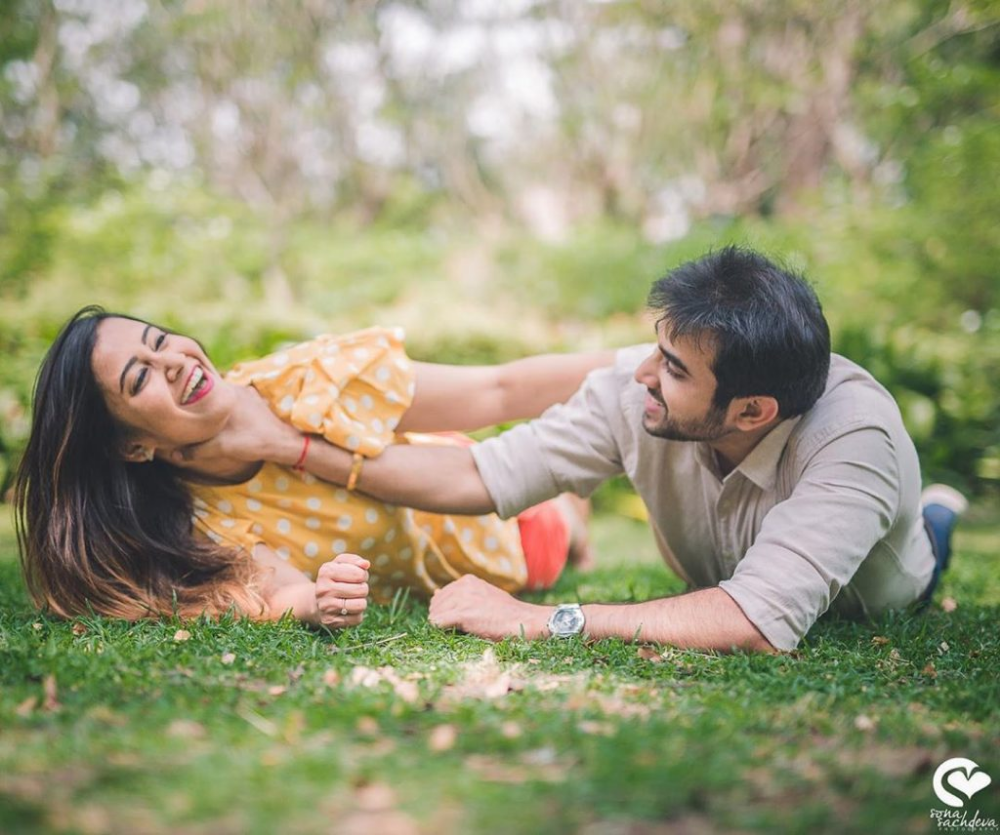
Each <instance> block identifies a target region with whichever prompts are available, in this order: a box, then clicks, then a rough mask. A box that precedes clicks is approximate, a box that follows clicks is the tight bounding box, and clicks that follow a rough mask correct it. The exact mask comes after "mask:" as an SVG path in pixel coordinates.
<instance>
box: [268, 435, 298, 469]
mask: <svg viewBox="0 0 1000 835" xmlns="http://www.w3.org/2000/svg"><path fill="white" fill-rule="evenodd" d="M307 439H308V436H307V435H305V434H303V433H302V432H299V431H298V430H297V429H296V428H295V427H294V426H289V427H288V431H287V432H283V433H281V436H280V437H278V438H272V439H271V440H270V442H269V443H268V444H267V445H266V449H265V450H264V456H263V457H264V458H265V459H266V460H267V461H270V462H271V463H273V464H279V465H281V466H282V467H300V468H301V467H305V465H306V462H305V460H303V458H304V456H303V454H302V453H303V452H307V451H308V446H309V443H308V440H307Z"/></svg>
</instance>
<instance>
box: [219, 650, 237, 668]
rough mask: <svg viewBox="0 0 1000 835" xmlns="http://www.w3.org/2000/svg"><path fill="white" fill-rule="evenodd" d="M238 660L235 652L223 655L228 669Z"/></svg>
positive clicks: (223, 661) (223, 660)
mask: <svg viewBox="0 0 1000 835" xmlns="http://www.w3.org/2000/svg"><path fill="white" fill-rule="evenodd" d="M235 660H236V653H235V652H224V653H222V663H223V664H225V665H226V666H227V667H228V666H229V665H230V664H232V663H233V662H234V661H235Z"/></svg>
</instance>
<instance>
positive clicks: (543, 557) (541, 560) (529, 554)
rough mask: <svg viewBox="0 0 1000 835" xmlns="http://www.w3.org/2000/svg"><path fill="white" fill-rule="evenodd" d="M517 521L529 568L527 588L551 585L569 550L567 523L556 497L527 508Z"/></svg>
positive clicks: (563, 564) (563, 565) (556, 578)
mask: <svg viewBox="0 0 1000 835" xmlns="http://www.w3.org/2000/svg"><path fill="white" fill-rule="evenodd" d="M517 524H518V527H519V528H520V530H521V549H522V550H523V551H524V561H525V563H526V564H527V567H528V583H527V586H526V588H527V589H529V590H532V589H547V588H550V587H551V586H552V585H554V584H555V582H556V580H558V579H559V575H560V574H562V570H563V568H564V567H565V566H566V556H567V554H568V553H569V537H570V532H569V525H568V524H567V522H566V519H565V518H564V517H563V515H562V513H561V512H560V511H559V506H558V503H557V500H556V499H549V501H547V502H542V503H541V504H538V505H535V506H534V507H529V508H528V509H527V510H526V511H524V512H523V513H521V514H519V515H518V517H517Z"/></svg>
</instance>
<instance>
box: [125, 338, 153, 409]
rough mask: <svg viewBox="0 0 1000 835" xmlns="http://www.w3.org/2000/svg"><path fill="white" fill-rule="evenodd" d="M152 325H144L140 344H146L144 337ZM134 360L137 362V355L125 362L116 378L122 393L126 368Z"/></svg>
mask: <svg viewBox="0 0 1000 835" xmlns="http://www.w3.org/2000/svg"><path fill="white" fill-rule="evenodd" d="M152 327H153V326H152V325H146V327H144V328H143V329H142V344H143V345H146V337H147V336H148V335H149V330H150V328H152ZM147 347H148V346H147ZM136 362H138V357H132V358H131V359H130V360H129V361H128V362H127V363H125V367H124V368H123V369H122V374H121V376H120V377H119V378H118V391H120V392H121V393H122V394H124V393H125V376H126V375H127V374H128V370H129V369H130V368H131V367H132V366H133V365H135V364H136Z"/></svg>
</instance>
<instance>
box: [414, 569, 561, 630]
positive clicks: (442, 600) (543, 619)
mask: <svg viewBox="0 0 1000 835" xmlns="http://www.w3.org/2000/svg"><path fill="white" fill-rule="evenodd" d="M550 613H551V608H550V607H548V606H536V605H534V604H533V603H525V602H524V601H523V600H518V599H517V598H515V597H512V596H511V595H509V594H508V593H507V592H505V591H503V589H498V588H497V587H496V586H493V585H490V584H489V583H487V582H486V581H485V580H481V579H479V578H478V577H475V576H473V575H471V574H467V575H466V576H464V577H462V578H461V579H460V580H456V581H455V582H454V583H449V584H448V585H447V586H445V587H444V588H443V589H438V590H437V591H436V592H434V597H432V598H431V610H430V616H429V619H430V622H431V623H432V624H434V626H437V627H439V628H441V629H460V630H462V631H463V632H468V633H470V634H472V635H478V636H479V637H480V638H488V639H489V640H491V641H499V640H501V639H503V638H508V637H516V636H518V635H520V634H521V633H522V630H523V632H524V637H525V638H528V639H529V640H531V639H534V638H544V637H547V636H548V634H549V632H548V627H547V624H548V620H549V614H550Z"/></svg>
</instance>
